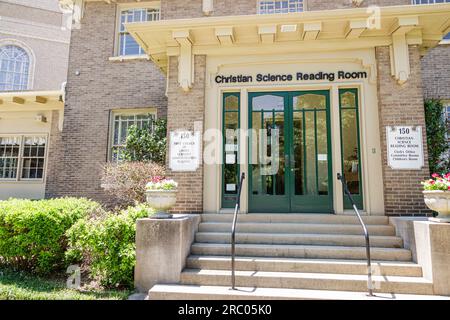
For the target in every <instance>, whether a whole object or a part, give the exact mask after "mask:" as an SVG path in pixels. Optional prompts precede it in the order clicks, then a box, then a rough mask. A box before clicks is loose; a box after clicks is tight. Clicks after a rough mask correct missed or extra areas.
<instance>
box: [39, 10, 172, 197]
mask: <svg viewBox="0 0 450 320" xmlns="http://www.w3.org/2000/svg"><path fill="white" fill-rule="evenodd" d="M115 28H116V6H115V5H114V4H111V5H109V4H106V3H105V2H103V1H102V2H87V3H86V10H85V14H84V18H83V19H82V22H81V29H79V30H73V31H72V39H71V46H70V56H69V70H68V77H67V78H68V79H67V96H66V106H65V115H64V130H63V132H62V134H61V135H60V136H59V137H52V148H51V151H50V157H49V172H48V176H47V186H46V196H47V197H53V196H65V195H71V196H86V197H89V198H93V199H96V200H103V201H109V200H110V197H108V196H107V195H106V194H105V192H104V191H103V189H102V188H101V187H100V174H101V166H102V165H103V164H104V163H106V159H107V154H108V136H109V123H110V122H109V119H110V111H111V110H112V109H122V108H146V107H156V108H158V116H162V117H164V116H165V114H166V108H167V99H166V97H165V95H164V92H165V85H166V81H165V76H164V75H163V74H162V73H161V72H160V70H159V69H158V68H157V67H156V66H155V65H154V64H153V63H152V62H150V61H147V60H134V61H124V62H112V61H109V60H108V58H109V57H112V56H113V53H114V39H115V32H116V29H115ZM76 71H79V72H80V75H79V76H77V75H75V72H76ZM59 139H60V140H59ZM53 140H55V141H53Z"/></svg>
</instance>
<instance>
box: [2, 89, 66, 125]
mask: <svg viewBox="0 0 450 320" xmlns="http://www.w3.org/2000/svg"><path fill="white" fill-rule="evenodd" d="M54 110H55V111H58V112H59V123H58V129H59V130H60V131H61V130H62V126H63V121H64V90H54V91H16V92H13V91H6V92H0V119H1V118H2V113H7V112H30V111H31V112H41V111H54Z"/></svg>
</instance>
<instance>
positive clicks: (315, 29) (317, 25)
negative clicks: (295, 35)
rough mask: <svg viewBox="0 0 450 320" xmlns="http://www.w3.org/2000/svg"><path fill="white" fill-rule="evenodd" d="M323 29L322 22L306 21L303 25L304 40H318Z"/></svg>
mask: <svg viewBox="0 0 450 320" xmlns="http://www.w3.org/2000/svg"><path fill="white" fill-rule="evenodd" d="M320 31H322V22H311V23H305V24H304V26H303V40H316V39H317V37H318V36H319V33H320Z"/></svg>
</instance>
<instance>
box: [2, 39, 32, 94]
mask: <svg viewBox="0 0 450 320" xmlns="http://www.w3.org/2000/svg"><path fill="white" fill-rule="evenodd" d="M29 69H30V57H29V56H28V53H27V52H26V51H25V50H24V49H22V48H21V47H18V46H15V45H6V46H2V47H0V91H18V90H27V89H28V80H29V72H30V70H29Z"/></svg>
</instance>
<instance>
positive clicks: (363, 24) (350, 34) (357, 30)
mask: <svg viewBox="0 0 450 320" xmlns="http://www.w3.org/2000/svg"><path fill="white" fill-rule="evenodd" d="M366 30H367V20H366V19H360V20H351V21H349V22H348V25H347V27H346V29H345V37H346V38H347V39H356V38H359V37H360V36H361V34H362V33H363V32H364V31H366Z"/></svg>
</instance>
